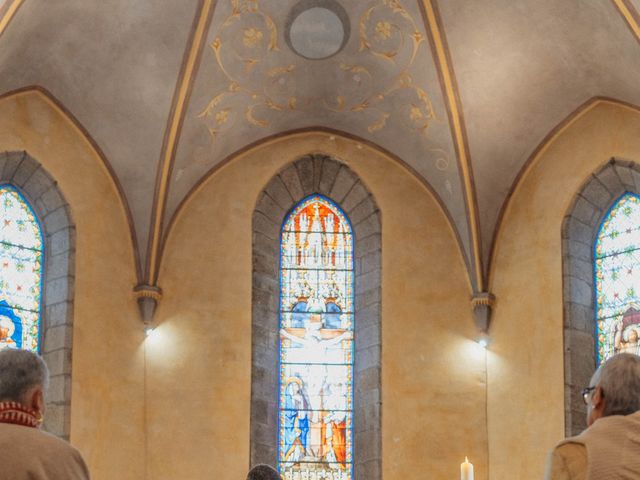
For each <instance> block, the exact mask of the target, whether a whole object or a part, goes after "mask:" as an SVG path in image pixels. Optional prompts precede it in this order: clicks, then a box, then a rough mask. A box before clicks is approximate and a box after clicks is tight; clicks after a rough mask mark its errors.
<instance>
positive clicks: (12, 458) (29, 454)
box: [0, 423, 89, 480]
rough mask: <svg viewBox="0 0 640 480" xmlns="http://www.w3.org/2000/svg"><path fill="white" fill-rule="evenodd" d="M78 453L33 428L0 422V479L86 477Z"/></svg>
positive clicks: (74, 479) (70, 479) (78, 479)
mask: <svg viewBox="0 0 640 480" xmlns="http://www.w3.org/2000/svg"><path fill="white" fill-rule="evenodd" d="M88 479H89V470H88V469H87V466H86V465H85V463H84V460H82V457H81V456H80V453H79V452H78V451H77V450H76V449H75V448H73V447H72V446H71V445H69V444H68V443H67V442H65V441H63V440H60V439H59V438H57V437H54V436H53V435H50V434H48V433H45V432H42V431H40V430H38V429H36V428H31V427H23V426H20V425H12V424H7V423H0V480H88Z"/></svg>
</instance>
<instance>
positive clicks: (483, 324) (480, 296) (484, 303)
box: [471, 292, 496, 348]
mask: <svg viewBox="0 0 640 480" xmlns="http://www.w3.org/2000/svg"><path fill="white" fill-rule="evenodd" d="M495 300H496V297H495V296H494V295H493V294H492V293H489V292H480V293H476V294H475V295H474V296H473V297H472V298H471V307H472V308H473V316H474V319H475V322H476V328H477V329H478V331H479V334H480V335H479V337H478V344H479V345H480V346H481V347H482V348H487V347H488V346H489V343H490V340H491V339H490V337H489V327H490V326H491V314H492V313H493V307H494V304H495Z"/></svg>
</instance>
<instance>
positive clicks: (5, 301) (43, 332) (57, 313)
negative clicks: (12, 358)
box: [0, 152, 75, 439]
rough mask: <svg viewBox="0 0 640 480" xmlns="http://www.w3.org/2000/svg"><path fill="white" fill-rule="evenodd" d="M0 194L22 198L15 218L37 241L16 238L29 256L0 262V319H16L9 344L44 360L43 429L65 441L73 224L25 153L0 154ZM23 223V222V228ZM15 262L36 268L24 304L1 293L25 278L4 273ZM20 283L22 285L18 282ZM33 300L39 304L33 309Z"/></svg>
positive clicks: (52, 186) (45, 174) (43, 174)
mask: <svg viewBox="0 0 640 480" xmlns="http://www.w3.org/2000/svg"><path fill="white" fill-rule="evenodd" d="M2 192H8V193H10V194H11V193H13V194H14V199H15V201H19V200H20V199H23V200H24V202H25V203H24V206H23V213H24V218H21V219H15V220H20V221H27V222H28V223H29V224H30V226H31V228H36V226H37V228H38V230H39V231H38V235H39V236H40V238H39V240H38V239H37V238H36V236H37V235H33V236H32V239H33V240H34V243H33V244H30V245H29V244H26V243H25V241H24V240H20V239H19V240H18V243H19V244H21V246H22V247H27V253H28V254H30V256H29V255H24V254H23V255H20V258H16V257H15V256H13V257H14V258H13V259H12V260H11V259H5V260H4V261H3V263H2V264H3V266H4V265H5V264H7V263H8V267H9V270H8V271H6V272H5V270H4V269H2V270H0V282H2V283H4V282H7V283H8V285H6V286H5V285H3V286H2V287H0V295H2V297H1V298H0V318H1V317H2V316H5V317H8V318H10V319H12V320H13V323H14V325H17V323H18V321H17V320H18V319H20V323H22V325H21V327H20V329H21V330H23V331H22V332H21V333H22V339H21V342H20V343H21V344H18V339H17V337H15V331H14V343H15V344H14V345H12V346H14V347H22V348H28V349H30V350H36V351H39V353H40V354H41V355H42V356H43V358H44V359H45V361H46V362H47V365H48V367H49V371H50V374H51V380H50V385H49V394H48V397H47V416H46V418H45V425H44V427H45V429H46V430H47V431H48V432H50V433H53V434H55V435H57V436H59V437H62V438H65V439H68V438H69V434H70V427H71V353H72V342H73V302H74V284H75V272H74V265H75V225H74V223H73V220H72V217H71V211H70V208H69V205H68V203H67V201H66V200H65V198H64V196H63V194H62V192H60V190H59V188H58V185H57V183H56V181H55V180H54V179H53V178H52V177H51V175H50V174H49V173H48V172H47V171H46V170H45V169H44V168H43V167H42V165H41V164H40V163H39V162H38V161H36V160H35V159H33V158H32V157H31V156H29V155H28V154H27V153H26V152H5V153H0V198H2V197H1V194H2ZM0 213H2V215H3V218H2V222H3V225H6V223H5V221H9V222H12V221H13V220H14V219H13V218H8V217H6V215H5V213H6V212H5V211H4V209H2V208H0ZM28 226H29V225H28V224H27V223H23V227H27V228H28ZM5 240H6V239H5V237H4V235H0V244H2V248H3V249H4V248H5V245H6V244H7V242H6V241H5ZM38 244H39V245H38ZM9 253H10V254H11V252H9ZM38 254H39V255H38ZM38 257H39V258H38ZM2 258H3V256H2V255H0V259H2ZM16 260H21V261H22V267H18V265H17V264H16V268H15V270H19V269H24V270H25V272H24V273H26V270H27V267H28V265H27V262H26V261H28V260H30V261H31V265H32V266H36V265H37V266H39V268H40V272H41V274H40V275H38V279H37V280H36V279H31V283H32V284H33V286H36V284H37V283H38V282H39V284H40V291H39V292H38V293H39V295H38V296H37V297H39V298H37V299H36V295H35V294H34V295H31V296H30V297H29V298H30V300H31V304H30V306H29V305H28V304H27V302H26V300H27V296H25V295H23V296H21V297H19V298H17V299H16V298H14V299H12V298H11V296H4V294H5V293H6V291H7V289H8V290H9V291H11V290H12V288H13V287H17V286H18V284H19V283H21V282H26V281H28V280H29V279H28V278H26V276H25V275H24V273H23V274H22V275H21V276H20V277H18V280H19V282H18V281H16V276H15V275H14V272H12V271H10V270H11V263H12V261H14V262H15V261H16ZM38 263H39V265H38ZM5 275H6V277H5ZM21 286H22V287H23V288H25V287H26V285H25V284H24V283H23V284H22V285H21ZM5 287H6V288H5ZM36 289H37V286H36ZM34 293H35V292H34ZM36 303H39V308H38V309H36V305H35V304H36ZM36 310H37V312H36ZM34 324H37V331H33V327H34V326H35V325H34ZM24 327H29V328H30V329H31V331H30V332H25V331H24ZM17 329H18V328H15V330H17ZM34 340H35V341H36V343H37V345H34V344H33V343H32V344H30V345H25V344H24V341H34Z"/></svg>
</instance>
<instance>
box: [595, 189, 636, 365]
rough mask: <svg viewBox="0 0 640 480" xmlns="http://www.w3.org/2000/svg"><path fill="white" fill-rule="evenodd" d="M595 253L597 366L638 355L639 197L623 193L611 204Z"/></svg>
mask: <svg viewBox="0 0 640 480" xmlns="http://www.w3.org/2000/svg"><path fill="white" fill-rule="evenodd" d="M594 253H595V280H596V321H597V331H598V345H597V348H598V363H601V362H603V361H605V360H606V359H607V358H609V357H611V356H612V355H614V354H615V353H618V352H629V353H635V354H640V343H639V338H640V197H638V196H637V195H634V194H631V193H626V194H624V195H623V196H622V197H620V199H619V200H618V201H617V202H616V203H615V204H614V205H613V207H612V208H611V210H610V212H609V213H608V215H607V216H606V217H605V218H604V220H603V222H602V225H601V226H600V231H599V232H598V236H597V238H596V245H595V252H594Z"/></svg>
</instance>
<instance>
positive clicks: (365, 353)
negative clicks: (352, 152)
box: [251, 155, 382, 479]
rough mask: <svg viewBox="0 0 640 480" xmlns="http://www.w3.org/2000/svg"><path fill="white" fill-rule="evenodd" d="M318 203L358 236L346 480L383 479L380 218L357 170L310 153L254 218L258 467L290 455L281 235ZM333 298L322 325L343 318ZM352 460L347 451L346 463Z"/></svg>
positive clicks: (267, 195)
mask: <svg viewBox="0 0 640 480" xmlns="http://www.w3.org/2000/svg"><path fill="white" fill-rule="evenodd" d="M314 200H318V201H321V202H323V201H324V202H326V205H327V206H328V207H331V206H333V207H332V208H333V212H334V213H335V214H336V215H337V216H340V215H343V218H344V220H342V221H343V222H344V224H346V225H349V228H350V229H351V231H352V232H353V265H354V269H353V279H354V285H353V289H352V293H353V300H352V306H353V311H354V313H353V317H352V324H351V328H352V329H353V337H354V339H355V340H354V344H355V345H354V347H353V367H352V374H353V379H352V381H353V387H352V393H353V402H352V405H353V414H352V415H353V419H352V429H353V476H349V477H345V478H367V479H379V478H381V472H382V470H381V437H380V433H381V418H380V413H381V385H380V375H381V364H380V356H381V322H380V317H381V292H380V287H381V247H382V246H381V219H380V212H379V210H378V207H377V205H376V203H375V200H374V199H373V197H372V195H371V194H370V192H369V190H368V189H367V187H366V186H365V185H364V184H363V183H362V181H361V180H360V179H359V178H358V177H357V176H356V175H355V174H354V173H353V172H352V171H351V169H349V168H348V167H347V166H346V165H344V164H341V163H340V162H338V161H336V160H334V159H332V158H330V157H327V156H324V155H309V156H306V157H303V158H301V159H299V160H297V161H295V162H293V164H290V165H289V166H287V167H285V168H284V169H282V170H281V171H280V172H279V173H278V174H277V175H275V176H274V177H273V178H272V179H271V181H270V182H269V183H268V184H267V186H266V187H265V189H264V190H263V192H262V193H261V194H260V196H259V198H258V202H257V204H256V207H255V210H254V214H253V288H252V303H253V310H252V380H251V464H252V465H255V464H258V463H269V464H272V465H275V464H277V463H278V460H280V459H281V458H282V457H280V458H279V457H278V455H279V454H282V453H283V451H282V450H283V449H282V448H280V450H279V445H280V442H279V420H280V416H279V414H278V411H279V401H280V398H281V393H284V391H283V392H281V391H280V388H281V387H282V377H281V374H280V366H281V364H280V358H284V357H282V356H281V355H282V351H281V349H280V336H281V325H280V321H281V320H280V319H281V308H280V307H281V303H280V294H281V291H280V283H279V282H278V278H279V274H280V272H281V270H280V267H281V253H282V251H281V248H285V250H286V245H285V246H284V247H283V243H281V242H285V240H286V239H285V238H284V237H281V232H282V228H283V226H284V227H285V228H286V225H288V224H289V220H290V219H291V218H294V217H295V216H296V215H298V213H300V212H299V211H298V210H299V209H298V208H296V207H299V206H302V207H303V208H304V206H305V205H306V203H305V202H307V201H311V202H313V201H314ZM301 201H302V203H300V202H301ZM291 215H293V216H294V217H292V216H291ZM347 218H348V220H347ZM334 225H335V223H334ZM298 227H299V225H298ZM345 229H346V227H345ZM287 238H288V239H290V237H287ZM285 265H286V262H285ZM299 300H300V299H299ZM302 300H304V299H302ZM302 300H301V301H302ZM327 300H328V298H325V299H324V300H323V301H320V302H316V303H318V305H316V306H315V307H317V309H319V310H323V311H321V312H316V313H320V315H321V317H320V318H321V321H322V322H328V317H330V316H332V315H334V314H335V313H337V312H333V310H335V309H333V307H331V310H332V311H329V310H330V309H329V307H328V303H330V302H328V301H327ZM314 301H315V300H314ZM297 303H300V302H297ZM311 303H313V302H312V301H311V300H309V302H308V303H307V305H305V308H304V312H302V311H300V312H299V311H297V310H296V309H295V305H294V308H291V309H290V310H291V312H290V313H291V315H290V317H291V319H292V318H293V315H294V314H296V316H298V315H297V314H299V313H301V314H302V316H304V315H309V316H310V315H311V314H312V312H311V310H313V309H311V310H309V309H308V308H307V307H309V305H310V304H311ZM338 303H339V302H338ZM336 306H337V307H338V308H341V307H340V305H336ZM315 307H314V308H315ZM347 308H349V307H347ZM298 310H300V308H298ZM342 312H343V313H346V311H345V310H342ZM339 316H340V314H338V317H339ZM297 319H298V318H297ZM333 320H335V319H334V318H332V319H331V321H333ZM342 320H345V319H344V318H343V319H342ZM342 320H341V321H342ZM346 320H349V318H346ZM302 324H303V325H304V322H303V323H302ZM345 325H347V323H346V322H345ZM340 326H342V324H341V325H340ZM283 327H286V322H285V323H284V324H283ZM345 330H346V329H345ZM325 333H326V332H325ZM333 333H335V332H333ZM342 333H344V332H342ZM346 336H348V334H347V335H346ZM346 336H345V337H346ZM342 345H343V346H346V344H344V343H342ZM285 353H286V352H285ZM343 353H344V352H343ZM290 376H293V375H290ZM284 386H285V387H286V383H285V385H284ZM346 435H347V432H346V431H345V436H346ZM282 446H284V444H283V445H282ZM284 453H286V452H284ZM346 457H347V454H346V452H345V460H346Z"/></svg>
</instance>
